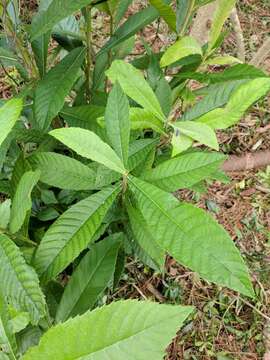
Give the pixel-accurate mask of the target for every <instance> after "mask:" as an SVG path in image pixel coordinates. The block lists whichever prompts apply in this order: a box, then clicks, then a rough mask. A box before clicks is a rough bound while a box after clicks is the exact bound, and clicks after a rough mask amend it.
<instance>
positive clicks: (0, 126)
mask: <svg viewBox="0 0 270 360" xmlns="http://www.w3.org/2000/svg"><path fill="white" fill-rule="evenodd" d="M22 108H23V101H22V99H11V100H9V101H7V102H6V103H5V104H4V105H3V106H1V107H0V145H2V143H3V141H4V140H5V139H6V138H7V136H8V134H9V133H10V132H11V130H12V128H13V126H14V125H15V123H16V121H17V120H18V119H19V116H20V114H21V111H22Z"/></svg>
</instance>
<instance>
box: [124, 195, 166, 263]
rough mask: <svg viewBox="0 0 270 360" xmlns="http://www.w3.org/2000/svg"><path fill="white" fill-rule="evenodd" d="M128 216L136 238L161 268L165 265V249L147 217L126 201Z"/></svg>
mask: <svg viewBox="0 0 270 360" xmlns="http://www.w3.org/2000/svg"><path fill="white" fill-rule="evenodd" d="M126 207H127V211H128V217H129V221H130V225H131V229H132V233H133V235H134V238H135V240H136V241H137V242H138V243H139V245H140V247H141V248H142V249H143V250H144V251H145V252H146V254H147V255H148V256H150V258H151V259H152V260H153V261H154V262H155V264H156V265H157V267H158V268H159V269H162V268H163V266H164V260H165V251H164V250H163V249H162V248H161V247H160V246H159V244H158V243H157V242H156V240H155V238H154V237H153V236H152V233H151V230H150V229H149V228H148V226H147V223H146V221H145V219H144V218H143V216H142V214H141V213H140V211H139V210H138V209H136V208H135V207H133V206H132V205H131V204H129V203H128V202H126Z"/></svg>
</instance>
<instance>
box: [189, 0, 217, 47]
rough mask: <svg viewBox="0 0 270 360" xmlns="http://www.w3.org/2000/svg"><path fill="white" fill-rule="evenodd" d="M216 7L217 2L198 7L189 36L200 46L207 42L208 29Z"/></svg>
mask: <svg viewBox="0 0 270 360" xmlns="http://www.w3.org/2000/svg"><path fill="white" fill-rule="evenodd" d="M216 7H217V1H214V2H212V3H210V4H207V5H205V6H202V7H200V8H199V10H198V12H197V15H196V17H195V19H194V21H193V24H192V26H191V31H190V35H191V36H193V37H194V38H195V39H196V40H197V41H198V42H199V43H200V44H201V45H204V44H206V43H207V42H208V40H209V33H210V28H211V24H212V21H213V16H214V13H215V10H216Z"/></svg>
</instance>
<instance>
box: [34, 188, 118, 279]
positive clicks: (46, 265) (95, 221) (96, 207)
mask: <svg viewBox="0 0 270 360" xmlns="http://www.w3.org/2000/svg"><path fill="white" fill-rule="evenodd" d="M119 190H120V189H119V186H116V187H109V188H105V189H104V190H102V191H100V192H98V193H96V194H94V195H90V196H89V197H87V198H86V199H83V200H81V201H80V202H78V203H77V204H75V205H73V206H71V207H70V208H69V209H68V210H67V211H65V212H64V213H63V214H62V215H61V216H60V217H59V218H58V219H57V220H56V221H55V222H54V223H53V224H52V225H51V226H50V227H49V229H48V230H47V232H46V233H45V235H44V237H43V238H42V241H41V243H40V245H39V247H38V249H37V251H36V253H35V258H34V261H33V265H34V267H35V269H36V270H37V272H38V274H39V276H40V277H41V279H42V281H43V282H45V281H48V280H50V279H53V278H54V277H55V276H56V275H58V274H59V273H60V272H61V271H63V270H64V269H65V268H66V267H67V265H69V264H70V263H71V262H72V261H73V260H74V259H76V257H77V256H78V255H79V254H80V252H81V251H82V250H84V249H85V248H86V247H87V245H88V244H89V243H90V242H91V241H93V240H94V239H93V236H94V235H95V232H96V231H97V230H98V228H99V226H100V225H101V223H102V220H103V219H104V217H105V215H106V213H107V211H108V210H109V208H110V206H111V205H112V203H113V201H114V199H115V197H116V196H117V194H118V193H119Z"/></svg>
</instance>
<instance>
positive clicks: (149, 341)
mask: <svg viewBox="0 0 270 360" xmlns="http://www.w3.org/2000/svg"><path fill="white" fill-rule="evenodd" d="M208 2H209V1H177V4H176V7H175V6H173V5H172V4H169V3H166V2H163V1H149V4H148V6H147V7H145V8H143V9H142V10H140V11H138V12H137V13H135V14H133V15H131V16H129V17H125V13H126V10H127V9H128V6H129V5H130V3H131V2H130V1H128V0H127V1H125V0H123V1H112V0H111V1H93V2H91V1H89V0H88V1H86V0H80V1H65V2H63V1H60V0H52V1H41V2H40V4H39V8H38V11H37V13H36V14H35V16H34V17H33V19H31V20H32V21H31V24H30V23H29V24H28V23H24V22H23V21H22V19H20V16H19V7H18V5H19V4H17V2H16V1H4V2H3V3H2V4H1V20H2V23H1V27H2V36H1V39H0V40H1V44H0V45H1V47H0V60H1V65H2V67H3V68H4V69H7V68H10V67H12V68H13V69H15V70H14V73H15V78H14V76H13V75H10V74H9V76H11V80H12V81H14V82H15V83H16V84H17V94H15V95H14V97H13V98H12V99H10V100H8V101H2V102H1V107H0V130H1V132H0V146H1V148H0V165H1V170H2V171H1V182H0V191H1V193H3V194H4V196H5V199H4V201H3V202H2V203H1V206H0V213H1V217H0V228H1V235H0V264H1V267H0V279H1V280H0V281H1V283H0V314H1V321H0V329H1V331H0V346H1V352H0V356H1V357H2V358H3V359H17V358H22V359H48V358H54V359H77V358H85V359H104V358H109V359H122V358H129V359H159V358H160V359H162V358H163V356H164V352H165V348H166V346H167V345H168V344H169V342H170V340H171V339H172V338H173V337H174V335H175V334H176V332H177V331H178V329H179V328H180V327H181V325H182V324H183V323H184V321H185V320H186V319H187V318H188V316H190V315H191V314H192V313H194V312H196V309H195V308H193V307H188V306H179V305H177V306H176V305H169V304H168V305H166V304H157V303H151V302H148V301H145V302H138V301H136V300H121V301H117V302H113V303H111V304H109V305H103V306H100V305H102V304H103V295H104V292H106V291H107V289H109V290H110V291H111V292H112V293H113V292H114V290H115V289H116V288H117V286H118V283H119V280H120V278H121V276H122V272H123V269H124V264H125V259H126V257H129V258H130V257H131V258H132V257H133V258H139V259H140V261H141V262H142V263H143V264H145V266H146V267H148V268H150V269H152V270H151V271H155V272H159V273H164V271H165V270H164V264H165V259H166V256H171V257H172V258H174V259H175V260H176V261H177V262H178V263H179V264H182V265H183V266H185V267H187V268H188V269H190V270H192V271H194V272H196V273H197V274H198V275H199V276H200V277H201V278H202V279H205V280H207V281H210V282H213V283H215V284H217V285H219V286H223V287H227V288H230V289H232V290H234V291H236V292H238V293H240V294H241V296H243V297H248V298H250V299H252V298H255V297H256V294H255V292H254V289H253V286H252V283H251V278H250V275H249V270H248V267H247V265H246V264H245V261H244V260H243V259H242V257H241V255H240V252H239V250H238V249H237V247H236V246H235V244H234V243H233V241H232V239H231V238H230V236H229V235H228V233H227V232H226V231H225V230H224V229H223V228H222V226H220V225H219V224H218V223H217V222H216V220H215V219H214V218H213V217H212V216H211V215H209V214H208V213H207V212H205V211H204V210H202V209H199V208H198V207H197V206H195V205H193V204H190V203H185V202H181V201H179V200H178V199H177V198H176V197H175V196H174V195H173V193H174V192H175V191H177V190H179V189H192V190H196V191H197V192H203V191H204V187H205V185H204V184H205V181H209V180H211V179H219V180H221V181H224V182H226V181H228V178H227V177H226V176H225V174H224V173H223V172H222V170H221V165H222V163H223V162H224V160H225V159H226V156H224V155H223V154H222V153H221V152H219V151H218V150H219V144H218V140H217V135H216V131H217V130H220V129H227V128H229V127H231V126H233V125H234V124H236V123H237V122H238V121H239V120H240V119H241V117H242V116H243V114H244V113H245V112H246V111H247V110H248V109H249V107H250V106H251V105H252V104H253V103H255V102H256V101H258V100H259V99H261V98H262V97H264V96H265V95H266V94H267V93H268V92H269V91H270V79H269V77H268V76H267V75H266V74H265V73H264V72H263V71H261V70H259V69H257V68H256V67H253V66H251V65H247V64H243V63H241V62H240V61H239V60H238V59H237V58H235V57H232V56H220V55H218V54H217V50H218V49H219V47H220V46H221V44H222V42H223V40H224V38H225V36H226V32H223V31H222V28H223V25H224V23H225V21H226V19H227V17H228V16H229V14H230V12H231V10H232V9H233V7H234V6H235V1H228V0H227V1H225V0H220V1H219V2H218V8H217V10H216V13H215V16H214V19H213V23H212V24H211V30H210V37H209V41H208V43H207V45H204V46H201V45H200V44H199V43H198V42H197V41H196V40H195V39H194V38H193V37H191V36H190V35H188V28H189V25H190V22H191V20H192V18H193V16H194V13H195V12H196V11H197V10H198V8H199V7H200V6H202V5H205V4H206V3H208ZM96 9H98V10H99V11H104V12H106V13H108V16H109V17H110V24H111V26H110V36H109V38H108V39H106V40H105V42H104V45H103V46H102V47H101V48H100V49H99V50H98V51H97V52H96V51H95V49H94V44H93V43H92V35H91V34H92V22H93V12H94V11H95V10H96ZM159 17H162V18H163V20H164V21H165V22H166V23H167V25H168V27H169V29H170V31H171V32H172V33H174V34H175V41H173V42H172V44H171V45H170V46H168V47H167V49H165V51H163V52H160V53H154V52H153V51H152V49H151V47H150V46H149V45H148V44H147V43H144V53H143V54H142V56H140V57H136V58H133V57H130V53H131V51H132V48H133V46H134V41H135V35H136V34H137V33H138V32H139V31H140V30H141V29H143V28H144V27H145V26H146V25H148V24H149V23H151V22H153V21H155V20H156V19H158V18H159ZM212 65H225V69H223V68H222V70H221V71H219V72H214V73H213V72H210V71H209V67H211V66H212ZM193 80H196V81H197V82H198V83H200V84H202V86H201V87H200V88H199V89H193V88H192V87H190V83H191V82H192V81H193ZM179 109H180V111H179Z"/></svg>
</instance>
